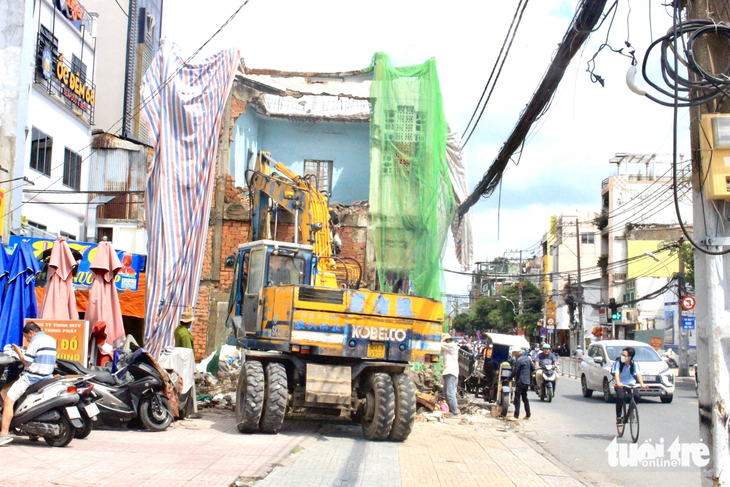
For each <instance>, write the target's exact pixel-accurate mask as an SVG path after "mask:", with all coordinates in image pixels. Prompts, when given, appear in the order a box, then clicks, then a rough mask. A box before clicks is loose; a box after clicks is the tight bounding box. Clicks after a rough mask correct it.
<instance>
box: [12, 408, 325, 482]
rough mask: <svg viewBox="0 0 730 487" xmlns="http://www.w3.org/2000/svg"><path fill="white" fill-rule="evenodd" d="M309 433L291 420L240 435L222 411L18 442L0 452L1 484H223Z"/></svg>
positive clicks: (263, 470) (266, 465)
mask: <svg viewBox="0 0 730 487" xmlns="http://www.w3.org/2000/svg"><path fill="white" fill-rule="evenodd" d="M312 434H313V428H311V427H309V428H305V427H304V425H301V424H298V423H292V422H288V423H285V427H284V430H283V431H282V433H280V434H278V435H244V434H241V433H239V432H238V430H237V429H236V426H235V421H234V418H233V413H232V412H230V411H226V413H225V414H215V413H206V415H205V416H204V418H203V419H197V420H187V421H181V422H177V423H174V424H173V426H171V427H170V428H169V429H168V430H167V431H163V432H159V433H151V432H147V431H129V430H126V431H110V430H94V431H92V432H91V435H89V437H88V438H87V439H85V440H73V441H72V442H71V444H70V445H69V446H67V447H65V448H51V447H49V446H48V445H47V444H46V443H45V442H44V441H43V440H40V441H38V442H31V441H29V440H28V438H27V437H20V438H15V440H14V441H13V442H12V443H11V444H10V445H8V446H5V447H2V448H0V485H2V486H3V487H12V486H18V487H20V486H22V487H25V486H29V485H32V486H51V485H52V486H81V485H114V486H115V487H125V486H130V487H133V486H134V487H136V486H160V485H164V486H165V487H176V486H186V487H194V486H204V487H214V486H221V487H228V486H230V485H231V484H232V483H234V482H235V481H236V479H238V478H241V477H244V478H261V477H263V476H265V475H266V474H267V473H268V472H269V471H270V470H271V468H273V466H274V465H276V464H278V463H279V462H280V461H281V460H282V459H284V458H286V457H287V456H288V455H289V453H290V452H291V451H292V449H294V448H295V447H296V446H297V445H299V444H300V443H301V442H302V441H303V440H304V439H305V438H307V437H309V436H311V435H312Z"/></svg>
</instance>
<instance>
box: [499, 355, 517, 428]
mask: <svg viewBox="0 0 730 487" xmlns="http://www.w3.org/2000/svg"><path fill="white" fill-rule="evenodd" d="M514 396H515V386H514V383H513V382H512V365H511V364H510V363H509V362H502V363H501V364H500V365H499V388H498V390H497V401H496V402H497V404H498V405H499V407H500V408H501V416H507V410H508V409H509V405H510V404H511V403H512V402H514Z"/></svg>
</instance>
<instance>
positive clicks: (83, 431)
mask: <svg viewBox="0 0 730 487" xmlns="http://www.w3.org/2000/svg"><path fill="white" fill-rule="evenodd" d="M81 420H82V421H83V422H84V426H82V427H81V428H76V429H75V431H74V438H76V439H77V440H83V439H84V438H86V437H87V436H89V435H90V434H91V430H92V429H93V427H94V425H93V422H92V421H91V418H89V417H88V416H87V415H86V414H84V413H81Z"/></svg>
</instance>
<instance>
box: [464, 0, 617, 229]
mask: <svg viewBox="0 0 730 487" xmlns="http://www.w3.org/2000/svg"><path fill="white" fill-rule="evenodd" d="M605 6H606V0H582V1H581V3H580V5H579V7H578V11H577V12H576V14H575V16H574V17H573V21H572V22H571V25H570V27H569V28H568V31H567V32H566V33H565V35H564V37H563V40H562V42H561V43H560V46H559V47H558V50H557V53H556V54H555V57H554V59H553V61H552V62H551V63H550V67H549V68H548V70H547V72H546V73H545V76H544V77H543V79H542V81H541V82H540V85H539V86H538V88H537V90H536V91H535V93H534V94H533V96H532V99H531V100H530V102H529V103H528V105H527V107H526V108H525V110H524V111H523V112H522V114H521V116H520V119H519V121H518V122H517V125H516V126H515V128H514V129H513V130H512V133H511V134H510V136H509V138H508V139H507V141H506V142H505V144H504V145H503V146H502V148H501V150H500V151H499V154H498V155H497V157H496V159H495V160H494V162H492V165H491V166H490V167H489V169H488V170H487V173H486V174H485V175H484V176H483V177H482V179H481V181H479V183H478V184H477V186H476V187H475V188H474V191H473V192H472V193H471V194H470V195H469V196H468V197H467V198H466V199H465V200H464V202H462V203H461V204H460V205H459V208H458V214H459V215H464V214H465V213H466V212H467V211H469V209H470V208H471V207H472V206H474V205H475V204H476V203H477V202H478V201H479V199H480V198H481V197H488V196H490V195H491V194H492V193H493V192H494V190H495V189H496V188H497V186H498V185H499V182H500V181H501V180H502V174H503V173H504V171H505V169H506V167H507V164H508V163H509V161H510V158H511V157H512V156H513V155H514V153H515V151H517V149H519V148H520V146H521V145H522V143H523V141H524V140H525V138H526V137H527V135H528V133H529V131H530V128H531V127H532V125H533V124H534V123H535V122H536V121H537V120H539V118H540V116H541V115H542V114H543V113H544V110H545V108H546V107H547V106H548V104H549V102H550V100H552V98H553V96H554V95H555V92H556V90H557V88H558V86H559V85H560V81H561V80H562V78H563V75H564V74H565V70H566V69H567V67H568V65H569V64H570V61H571V59H572V58H573V57H574V56H575V54H576V53H577V52H578V51H579V50H580V48H581V46H582V45H583V43H584V42H585V41H586V39H587V38H588V36H589V35H590V30H591V29H592V28H593V27H594V26H595V25H596V23H598V21H599V20H600V18H601V12H603V8H604V7H605Z"/></svg>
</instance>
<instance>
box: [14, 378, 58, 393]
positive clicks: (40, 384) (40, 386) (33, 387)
mask: <svg viewBox="0 0 730 487" xmlns="http://www.w3.org/2000/svg"><path fill="white" fill-rule="evenodd" d="M61 379H65V377H64V376H62V375H57V376H55V377H51V378H50V379H43V380H39V381H38V382H36V383H35V384H31V385H30V387H28V389H27V390H26V391H25V394H23V396H30V395H31V394H33V393H34V392H38V391H39V390H41V389H43V388H44V387H46V386H47V385H48V384H53V383H54V382H58V381H59V380H61Z"/></svg>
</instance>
